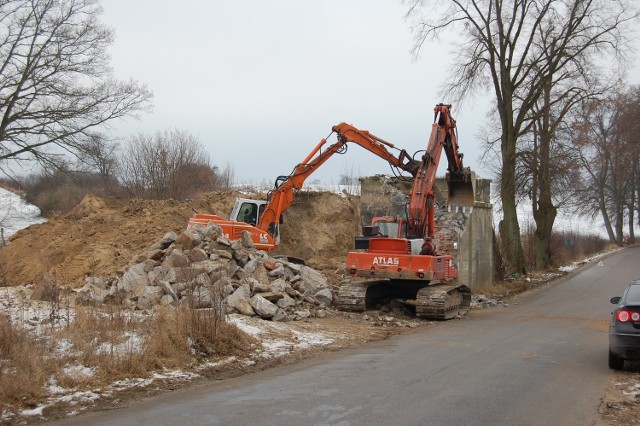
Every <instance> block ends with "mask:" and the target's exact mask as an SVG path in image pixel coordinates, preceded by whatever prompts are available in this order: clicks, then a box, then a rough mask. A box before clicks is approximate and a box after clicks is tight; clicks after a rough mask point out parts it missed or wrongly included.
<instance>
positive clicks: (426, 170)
mask: <svg viewBox="0 0 640 426" xmlns="http://www.w3.org/2000/svg"><path fill="white" fill-rule="evenodd" d="M443 150H444V151H445V155H446V157H447V161H448V163H449V164H448V168H447V171H448V174H447V182H448V184H449V187H450V192H453V191H452V190H453V188H454V187H455V186H456V185H466V184H467V183H468V182H469V180H470V171H469V169H468V168H464V166H463V164H462V154H461V153H460V152H459V151H458V138H457V134H456V122H455V120H454V119H453V117H452V116H451V105H444V104H438V105H436V106H435V108H434V123H433V126H432V129H431V136H430V137H429V144H428V146H427V150H426V151H425V153H424V155H423V156H422V161H421V162H420V166H419V168H418V171H417V173H416V174H415V179H414V182H413V190H412V192H411V201H410V202H409V218H408V219H409V220H408V226H409V229H408V234H410V236H411V237H413V238H422V237H427V236H428V237H431V238H433V236H434V235H433V233H434V210H433V208H434V202H435V201H434V194H433V185H434V183H435V179H436V172H437V171H438V164H440V156H441V154H442V151H443Z"/></svg>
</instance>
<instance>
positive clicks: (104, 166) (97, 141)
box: [77, 133, 118, 185]
mask: <svg viewBox="0 0 640 426" xmlns="http://www.w3.org/2000/svg"><path fill="white" fill-rule="evenodd" d="M87 136H88V137H87V140H86V142H85V143H83V144H82V146H81V147H80V149H79V150H78V154H77V155H78V163H79V169H80V170H86V171H89V172H93V173H98V175H99V176H100V179H101V180H102V183H103V184H104V185H108V184H110V183H112V182H113V179H114V177H115V172H116V170H115V169H116V165H117V156H116V154H117V149H118V144H117V143H116V142H114V141H110V140H109V139H107V137H106V136H105V135H104V134H101V133H91V134H89V135H87Z"/></svg>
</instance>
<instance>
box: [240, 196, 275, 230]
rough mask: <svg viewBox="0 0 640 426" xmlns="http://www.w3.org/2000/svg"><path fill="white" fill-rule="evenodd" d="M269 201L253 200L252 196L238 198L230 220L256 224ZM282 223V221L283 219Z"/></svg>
mask: <svg viewBox="0 0 640 426" xmlns="http://www.w3.org/2000/svg"><path fill="white" fill-rule="evenodd" d="M266 205H267V202H266V201H264V200H252V199H251V198H236V203H235V204H234V206H233V210H231V217H230V218H229V219H230V220H233V221H236V222H244V223H248V224H250V225H254V226H255V225H256V223H258V219H260V216H261V215H262V213H263V212H264V209H265V208H266ZM281 223H282V221H281Z"/></svg>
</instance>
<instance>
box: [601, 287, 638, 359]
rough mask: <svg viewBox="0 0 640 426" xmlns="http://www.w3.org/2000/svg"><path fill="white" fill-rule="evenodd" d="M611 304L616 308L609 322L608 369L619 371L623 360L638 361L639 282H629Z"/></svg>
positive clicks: (612, 299) (613, 298)
mask: <svg viewBox="0 0 640 426" xmlns="http://www.w3.org/2000/svg"><path fill="white" fill-rule="evenodd" d="M611 303H613V304H614V305H618V306H617V307H616V308H615V309H614V310H613V312H612V313H611V321H610V322H609V368H612V369H614V370H620V369H622V367H623V366H624V361H625V360H640V280H636V281H631V282H630V283H629V285H628V286H627V289H626V290H625V291H624V294H623V295H622V297H619V296H616V297H612V298H611Z"/></svg>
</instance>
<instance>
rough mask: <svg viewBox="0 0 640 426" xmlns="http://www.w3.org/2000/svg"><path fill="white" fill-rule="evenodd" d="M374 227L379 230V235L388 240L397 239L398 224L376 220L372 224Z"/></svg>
mask: <svg viewBox="0 0 640 426" xmlns="http://www.w3.org/2000/svg"><path fill="white" fill-rule="evenodd" d="M373 225H374V226H377V227H378V228H379V230H380V235H381V236H383V237H389V238H398V229H399V225H398V222H387V221H384V220H378V221H376V222H374V224H373Z"/></svg>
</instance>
